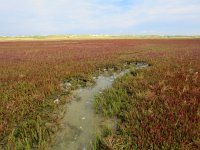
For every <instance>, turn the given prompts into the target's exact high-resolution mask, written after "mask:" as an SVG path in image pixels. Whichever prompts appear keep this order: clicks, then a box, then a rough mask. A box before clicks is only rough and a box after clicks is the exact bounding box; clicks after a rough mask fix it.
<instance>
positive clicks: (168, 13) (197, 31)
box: [0, 0, 200, 36]
mask: <svg viewBox="0 0 200 150" xmlns="http://www.w3.org/2000/svg"><path fill="white" fill-rule="evenodd" d="M49 34H142V35H144V34H159V35H200V0H0V36H15V35H49Z"/></svg>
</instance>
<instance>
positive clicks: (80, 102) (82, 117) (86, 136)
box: [52, 64, 146, 150]
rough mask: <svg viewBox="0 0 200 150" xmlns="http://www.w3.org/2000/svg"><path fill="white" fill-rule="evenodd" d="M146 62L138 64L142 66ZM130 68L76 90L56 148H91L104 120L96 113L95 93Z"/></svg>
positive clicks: (57, 139) (82, 149)
mask: <svg viewBox="0 0 200 150" xmlns="http://www.w3.org/2000/svg"><path fill="white" fill-rule="evenodd" d="M144 65H146V64H139V65H137V64H136V67H137V68H142V67H144ZM128 71H129V70H128V69H127V70H125V71H122V72H120V73H114V74H113V75H112V76H106V75H105V76H103V75H101V76H99V77H97V78H96V79H95V81H96V84H95V85H94V86H91V87H85V88H80V89H77V90H75V91H74V92H73V93H72V100H71V102H70V103H68V104H67V105H66V113H65V115H64V117H63V120H62V125H61V126H62V129H61V130H60V131H59V133H58V135H57V138H56V143H55V146H54V147H53V148H52V149H55V150H87V149H92V148H91V142H92V140H93V139H94V134H95V131H96V130H97V128H98V126H99V125H100V123H101V122H102V118H101V117H100V116H99V115H97V114H96V113H95V110H94V108H93V100H94V98H95V95H97V94H98V93H101V92H102V91H103V90H104V89H106V88H109V87H111V86H112V83H113V81H114V80H115V79H116V78H118V77H121V76H123V75H124V74H126V73H127V72H128Z"/></svg>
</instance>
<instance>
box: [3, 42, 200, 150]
mask: <svg viewBox="0 0 200 150" xmlns="http://www.w3.org/2000/svg"><path fill="white" fill-rule="evenodd" d="M137 60H138V61H145V62H148V63H150V64H151V65H152V66H151V67H150V69H148V70H147V71H146V72H145V73H146V74H145V75H144V80H139V81H138V87H141V90H142V89H143V88H144V89H145V90H146V91H148V94H147V95H146V97H147V98H146V99H145V100H146V101H147V102H146V103H144V104H142V105H141V106H142V107H150V106H152V107H153V108H152V109H155V111H156V112H155V114H154V115H152V116H148V117H146V116H142V118H143V119H142V123H141V124H140V125H141V126H140V127H141V129H144V130H141V131H138V132H135V130H133V129H132V128H131V122H130V120H128V121H127V122H125V123H126V124H127V126H128V127H130V130H129V132H132V133H134V134H135V133H137V134H140V135H138V136H137V137H138V139H135V138H133V139H131V140H136V141H137V140H138V141H137V144H138V147H141V148H144V147H145V145H144V143H143V142H142V141H145V140H143V139H145V138H146V136H150V135H151V137H149V139H148V140H149V141H148V142H149V143H150V142H151V143H152V145H159V144H160V143H164V141H167V142H168V143H167V144H176V143H173V142H174V140H173V139H171V138H175V137H174V136H169V134H176V133H175V129H174V128H179V129H180V130H178V131H179V132H180V133H181V136H180V137H176V138H177V139H180V140H178V146H179V145H181V146H182V147H183V145H186V146H187V147H190V146H191V147H194V148H197V147H198V145H199V143H200V141H199V137H200V136H199V133H200V131H199V127H198V126H197V124H198V123H199V121H200V120H199V117H200V116H199V115H200V108H199V102H200V86H199V85H200V80H199V73H200V61H199V60H200V40H199V39H173V40H172V39H160V40H158V39H157V40H153V39H151V40H66V41H32V42H31V41H26V42H25V41H20V42H0V81H1V82H0V86H1V89H0V99H1V100H0V141H1V142H0V143H1V145H2V146H5V145H7V147H8V148H9V146H13V144H15V143H18V145H17V147H18V148H20V147H22V145H28V146H30V147H34V146H35V147H38V145H39V146H40V147H42V146H43V143H41V142H40V141H46V140H47V137H46V136H45V135H49V134H50V131H49V130H50V129H48V128H47V127H45V121H46V120H48V121H50V122H54V121H56V120H55V119H52V118H51V117H50V116H51V113H52V111H53V110H54V109H55V107H54V103H53V100H52V97H51V96H52V95H56V94H57V93H59V90H60V87H59V84H60V83H61V82H62V81H63V80H64V79H68V78H71V77H73V78H76V77H79V78H80V77H81V78H84V79H86V80H89V78H90V74H91V73H94V72H96V71H97V70H98V69H99V68H103V67H105V66H108V65H119V66H120V65H121V64H122V63H123V62H125V61H137ZM133 83H134V82H132V83H131V81H130V84H133ZM134 86H135V85H133V86H131V87H134ZM144 89H143V90H144ZM131 90H134V89H131ZM142 107H138V108H141V109H142ZM159 108H163V109H164V111H163V112H164V113H163V112H160V110H161V109H159ZM156 109H157V110H156ZM141 111H142V110H141ZM138 112H140V111H139V110H138ZM132 113H134V112H132ZM159 114H162V115H159ZM127 117H131V116H127ZM132 117H133V118H132V119H135V118H134V116H133V115H132ZM38 118H39V119H38ZM129 119H130V118H129ZM34 120H36V122H34ZM41 120H42V121H41ZM149 120H150V121H149ZM150 122H151V123H152V124H149V123H150ZM154 122H155V123H157V124H153V123H154ZM38 124H39V126H40V127H41V129H42V131H38V129H37V125H38ZM172 124H174V125H176V127H174V126H173V127H172V126H171V125H172ZM168 125H169V126H168ZM177 125H179V126H178V127H177ZM38 132H42V136H39V135H38ZM145 133H149V134H145ZM32 134H33V135H32ZM35 134H36V135H35ZM176 135H178V134H176ZM184 135H185V136H184ZM139 139H140V140H139ZM126 140H130V139H126ZM170 142H171V143H170ZM163 145H164V144H163ZM15 146H16V145H15Z"/></svg>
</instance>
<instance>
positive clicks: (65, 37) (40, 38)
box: [0, 35, 200, 41]
mask: <svg viewBox="0 0 200 150" xmlns="http://www.w3.org/2000/svg"><path fill="white" fill-rule="evenodd" d="M93 39H94V40H100V39H200V35H197V36H180V35H177V36H176V35H174V36H170V35H165V36H161V35H47V36H0V41H43V40H93Z"/></svg>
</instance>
